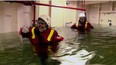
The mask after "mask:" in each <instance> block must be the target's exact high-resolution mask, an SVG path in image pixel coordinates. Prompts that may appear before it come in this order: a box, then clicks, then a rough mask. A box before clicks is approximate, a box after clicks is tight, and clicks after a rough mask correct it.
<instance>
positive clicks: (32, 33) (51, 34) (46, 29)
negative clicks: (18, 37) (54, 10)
mask: <svg viewBox="0 0 116 65" xmlns="http://www.w3.org/2000/svg"><path fill="white" fill-rule="evenodd" d="M28 30H29V32H26V33H24V32H23V28H22V33H21V34H22V35H23V34H25V35H23V37H25V36H26V37H27V38H29V40H30V42H31V44H32V45H33V46H34V48H35V50H36V52H37V55H38V56H39V58H40V61H41V64H42V65H47V59H48V55H49V54H48V51H49V49H48V47H49V48H50V50H51V51H52V53H56V52H57V50H58V43H59V42H60V41H62V40H63V39H64V38H63V37H61V36H59V35H58V33H57V31H56V30H54V29H52V28H51V19H50V17H49V16H46V15H41V16H40V17H39V18H38V21H37V22H36V26H35V27H30V28H29V29H28Z"/></svg>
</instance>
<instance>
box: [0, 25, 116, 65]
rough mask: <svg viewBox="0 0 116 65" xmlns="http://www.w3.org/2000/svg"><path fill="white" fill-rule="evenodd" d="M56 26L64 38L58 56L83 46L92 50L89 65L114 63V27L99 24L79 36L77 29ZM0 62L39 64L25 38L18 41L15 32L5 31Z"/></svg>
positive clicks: (0, 36)
mask: <svg viewBox="0 0 116 65" xmlns="http://www.w3.org/2000/svg"><path fill="white" fill-rule="evenodd" d="M55 29H56V30H57V31H58V32H59V35H61V36H63V37H64V38H65V39H64V41H63V42H61V44H60V45H61V47H60V51H62V52H59V56H60V55H62V57H65V56H67V55H71V54H72V55H75V52H78V51H79V50H81V49H85V50H87V51H88V52H91V51H94V52H95V56H94V57H93V58H92V59H91V60H90V61H89V63H88V65H116V40H115V39H116V29H115V27H100V26H98V27H95V29H94V30H92V32H91V33H89V34H85V35H78V34H77V32H76V30H71V29H70V28H69V27H60V28H55ZM73 50H74V51H75V52H74V53H72V52H73ZM67 52H68V53H67ZM63 55H64V56H63ZM50 62H52V61H49V64H50ZM52 64H53V63H51V64H50V65H52ZM0 65H40V63H39V59H38V57H37V56H36V55H33V52H32V49H31V45H30V42H29V41H28V40H27V39H26V40H24V42H23V43H21V41H20V38H19V37H18V34H17V33H4V34H0Z"/></svg>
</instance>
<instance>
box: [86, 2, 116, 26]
mask: <svg viewBox="0 0 116 65" xmlns="http://www.w3.org/2000/svg"><path fill="white" fill-rule="evenodd" d="M87 14H88V20H89V21H90V22H91V23H94V24H100V25H102V26H109V22H108V20H111V21H112V25H114V26H115V25H116V19H115V17H116V2H111V1H110V2H105V3H100V4H92V5H88V6H87Z"/></svg>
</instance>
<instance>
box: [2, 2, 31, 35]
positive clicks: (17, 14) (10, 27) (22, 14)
mask: <svg viewBox="0 0 116 65" xmlns="http://www.w3.org/2000/svg"><path fill="white" fill-rule="evenodd" d="M32 13H33V12H32V8H31V7H29V6H25V5H21V4H17V3H9V2H2V1H1V2H0V33H7V32H16V31H19V28H20V27H22V26H23V25H31V22H32V17H33V15H32Z"/></svg>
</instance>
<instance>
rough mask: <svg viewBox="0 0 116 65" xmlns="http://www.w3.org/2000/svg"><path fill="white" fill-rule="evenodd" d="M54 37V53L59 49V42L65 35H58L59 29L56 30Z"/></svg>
mask: <svg viewBox="0 0 116 65" xmlns="http://www.w3.org/2000/svg"><path fill="white" fill-rule="evenodd" d="M53 36H54V37H53V40H52V48H51V49H52V51H53V52H54V53H56V52H57V50H58V44H59V42H60V41H63V39H64V38H63V37H62V36H59V35H58V33H57V31H54V35H53Z"/></svg>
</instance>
